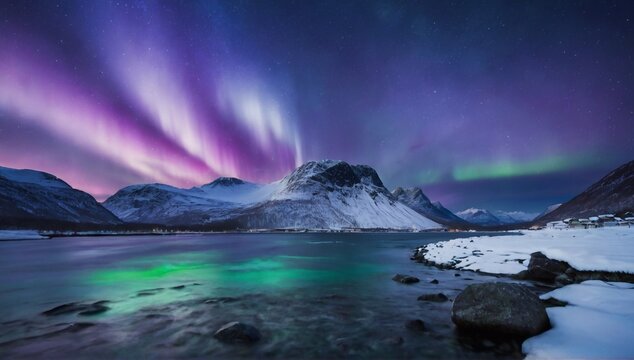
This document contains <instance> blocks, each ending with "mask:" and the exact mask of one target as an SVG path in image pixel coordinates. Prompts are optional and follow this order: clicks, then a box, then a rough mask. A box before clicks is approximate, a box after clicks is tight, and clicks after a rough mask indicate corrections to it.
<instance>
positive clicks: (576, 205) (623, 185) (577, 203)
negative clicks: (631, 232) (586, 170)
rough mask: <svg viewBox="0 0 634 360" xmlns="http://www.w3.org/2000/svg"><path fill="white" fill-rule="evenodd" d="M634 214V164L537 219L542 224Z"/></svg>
mask: <svg viewBox="0 0 634 360" xmlns="http://www.w3.org/2000/svg"><path fill="white" fill-rule="evenodd" d="M626 211H631V212H634V161H630V162H628V163H627V164H624V165H622V166H620V167H619V168H617V169H616V170H614V171H612V172H610V173H609V174H608V175H606V176H604V177H603V178H602V179H601V180H599V181H597V182H596V183H594V184H592V185H591V186H590V187H589V188H587V189H586V190H585V191H584V192H582V193H581V194H579V195H577V196H575V197H574V198H572V199H571V200H570V201H568V202H565V203H563V204H562V205H561V206H559V207H557V209H555V210H553V211H551V212H549V213H547V214H544V215H542V216H540V217H539V218H537V219H536V220H535V222H536V223H538V224H545V223H547V222H549V221H557V220H563V219H566V218H573V217H574V218H588V217H590V216H596V215H601V214H619V213H624V212H626Z"/></svg>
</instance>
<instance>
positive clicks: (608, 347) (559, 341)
mask: <svg viewBox="0 0 634 360" xmlns="http://www.w3.org/2000/svg"><path fill="white" fill-rule="evenodd" d="M551 297H552V298H556V299H558V300H562V301H567V302H568V303H569V304H568V305H567V306H565V307H555V308H549V309H547V311H548V317H549V318H550V321H551V324H552V325H553V328H552V329H551V330H549V331H547V332H545V333H543V334H541V335H538V336H536V337H533V338H530V339H528V340H526V341H525V342H524V344H523V345H522V351H523V352H524V353H526V354H527V359H555V358H560V359H562V358H563V359H608V358H611V359H631V358H634V342H633V341H632V340H633V339H634V326H632V324H633V323H634V284H627V283H606V282H602V281H596V280H592V281H585V282H583V283H581V284H575V285H568V286H566V287H563V288H560V289H557V290H555V291H552V292H550V293H547V294H544V295H542V296H541V298H542V299H548V298H551Z"/></svg>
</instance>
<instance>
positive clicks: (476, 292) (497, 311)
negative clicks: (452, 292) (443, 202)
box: [451, 283, 550, 338]
mask: <svg viewBox="0 0 634 360" xmlns="http://www.w3.org/2000/svg"><path fill="white" fill-rule="evenodd" d="M451 320H452V321H453V322H454V323H455V324H456V325H457V326H458V328H460V329H464V330H469V331H477V332H485V333H488V334H491V335H502V336H516V337H522V338H524V337H530V336H534V335H537V334H539V333H541V332H543V331H545V330H547V329H548V328H549V327H550V321H549V320H548V315H547V314H546V309H545V307H544V305H543V304H542V303H541V301H540V300H539V298H538V297H537V295H535V294H534V293H533V292H531V291H530V290H529V289H528V288H527V287H525V286H523V285H518V284H505V283H485V284H474V285H469V286H467V288H466V289H464V291H462V292H461V293H460V294H459V295H458V296H457V297H456V299H455V301H454V303H453V307H452V309H451Z"/></svg>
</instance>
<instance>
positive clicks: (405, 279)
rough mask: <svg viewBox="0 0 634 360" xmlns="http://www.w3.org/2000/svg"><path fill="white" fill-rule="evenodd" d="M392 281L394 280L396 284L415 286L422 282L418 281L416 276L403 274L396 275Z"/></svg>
mask: <svg viewBox="0 0 634 360" xmlns="http://www.w3.org/2000/svg"><path fill="white" fill-rule="evenodd" d="M392 280H394V281H396V282H400V283H401V284H413V283H417V282H419V281H420V279H418V278H417V277H415V276H410V275H403V274H396V275H394V277H393V278H392Z"/></svg>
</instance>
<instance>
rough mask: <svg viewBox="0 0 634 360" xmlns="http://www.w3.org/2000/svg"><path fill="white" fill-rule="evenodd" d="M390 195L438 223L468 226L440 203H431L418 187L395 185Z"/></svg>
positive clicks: (449, 225)
mask: <svg viewBox="0 0 634 360" xmlns="http://www.w3.org/2000/svg"><path fill="white" fill-rule="evenodd" d="M392 195H393V196H394V197H395V198H396V199H397V200H398V201H400V202H401V203H403V204H405V205H407V206H408V207H410V208H411V209H413V210H415V211H416V212H418V213H419V214H421V215H423V216H424V217H426V218H428V219H431V220H433V221H435V222H437V223H439V224H442V225H445V226H448V227H468V226H469V225H470V224H469V223H468V222H467V221H465V220H464V219H462V218H460V217H458V216H456V214H454V213H452V212H451V211H449V210H448V209H447V208H445V207H444V206H442V204H441V203H439V202H435V203H432V202H431V201H430V200H429V198H428V197H427V196H425V194H424V193H423V191H422V190H421V189H420V188H417V187H412V188H407V189H403V188H401V187H397V188H396V189H394V191H392Z"/></svg>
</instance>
